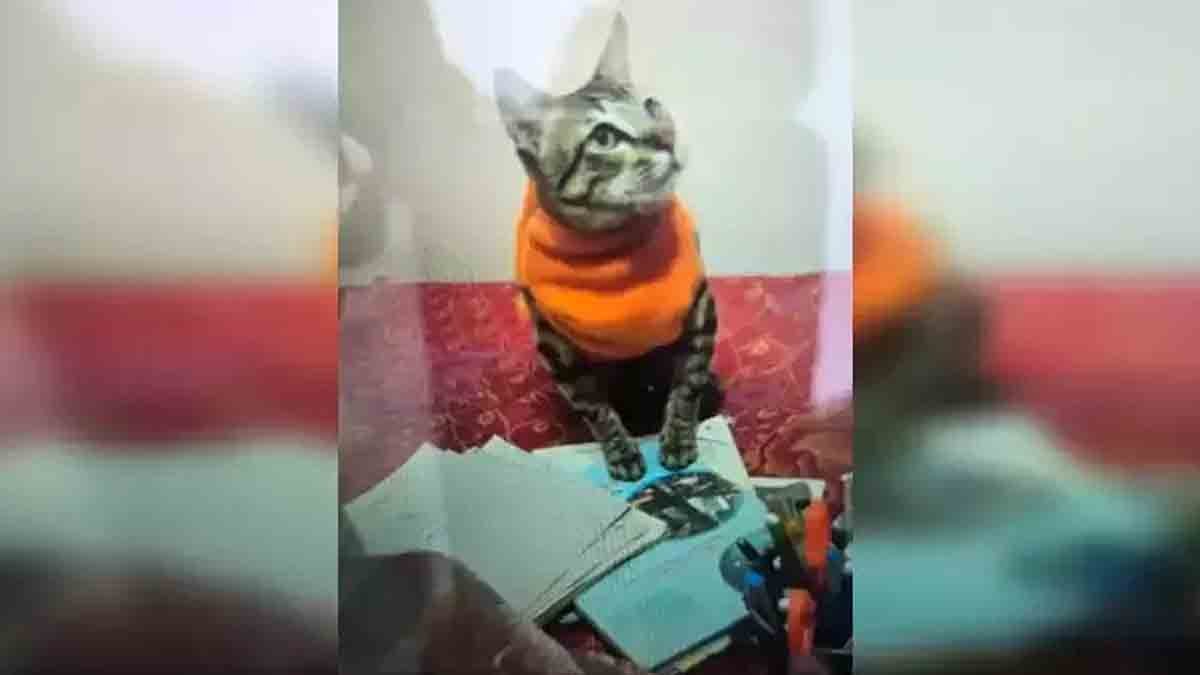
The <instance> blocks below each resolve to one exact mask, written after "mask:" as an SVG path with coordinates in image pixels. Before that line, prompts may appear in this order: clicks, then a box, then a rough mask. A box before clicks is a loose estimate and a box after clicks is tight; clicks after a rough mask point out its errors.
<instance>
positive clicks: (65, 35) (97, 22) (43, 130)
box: [0, 0, 338, 279]
mask: <svg viewBox="0 0 1200 675" xmlns="http://www.w3.org/2000/svg"><path fill="white" fill-rule="evenodd" d="M247 4H252V5H255V7H256V8H257V10H258V11H245V10H246V7H245V5H247ZM305 4H306V6H307V8H308V10H309V12H308V13H302V12H298V11H296V10H295V8H294V3H290V2H286V3H285V2H282V1H281V0H274V1H273V3H267V2H266V1H265V0H264V1H263V2H256V3H242V2H240V1H238V0H216V1H214V2H204V3H190V2H187V3H180V2H169V3H164V2H155V1H154V0H122V2H89V1H88V0H54V1H53V2H51V1H49V0H5V1H4V2H0V45H3V46H2V47H0V50H2V51H3V58H0V81H3V82H4V83H5V101H6V106H5V109H4V111H3V112H0V147H2V148H4V152H5V158H6V160H7V161H6V162H5V163H4V165H3V166H2V167H0V278H8V277H12V276H39V277H50V278H60V279H61V278H87V279H91V278H97V277H109V276H121V277H137V278H141V279H148V278H151V279H162V278H167V277H180V276H201V277H211V276H220V275H226V274H230V275H241V276H245V275H272V276H273V275H287V276H293V275H295V276H312V275H314V274H315V273H316V272H317V271H318V270H320V269H321V265H322V262H323V257H324V252H325V246H326V239H327V238H328V236H329V234H330V232H329V229H330V225H331V224H332V221H333V219H334V217H335V216H336V213H337V204H338V201H337V200H338V192H337V185H336V183H337V164H336V161H335V155H334V149H335V148H334V144H333V142H332V141H333V137H332V136H333V135H332V133H330V134H329V138H328V139H322V138H318V137H316V134H314V133H312V129H314V128H315V127H317V126H320V125H321V124H326V125H328V124H329V123H328V122H325V121H323V120H320V121H319V120H310V119H303V117H304V115H301V114H296V115H293V114H291V113H292V111H291V110H289V111H288V112H287V113H285V112H283V110H282V107H283V106H281V105H279V103H280V101H270V100H267V99H266V97H265V96H264V95H263V93H264V89H265V86H267V85H275V84H276V82H275V81H274V79H276V78H280V77H284V76H286V77H287V78H297V79H292V80H290V81H289V83H290V84H296V83H301V84H299V87H300V88H303V89H306V90H309V91H311V92H312V93H311V94H308V93H306V94H305V95H306V96H311V98H312V99H314V100H315V106H314V107H319V108H326V107H327V108H328V109H329V110H330V111H333V112H336V70H337V66H336V57H337V51H336V49H335V45H336V32H335V30H336V29H335V27H334V26H335V23H334V22H335V21H336V5H335V4H334V3H333V0H317V1H315V2H314V1H310V0H306V3H305ZM201 5H203V7H201ZM272 7H273V8H274V11H273V12H272V11H270V10H271V8H272ZM322 36H327V39H322ZM301 52H303V54H304V56H303V58H300V57H298V56H297V54H299V53H301ZM10 103H11V105H7V104H10ZM316 116H317V117H319V116H320V115H319V114H318V115H316ZM328 117H330V118H332V117H333V115H332V114H330V115H328ZM330 131H331V130H330ZM324 141H327V142H324Z"/></svg>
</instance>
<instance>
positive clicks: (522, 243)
mask: <svg viewBox="0 0 1200 675" xmlns="http://www.w3.org/2000/svg"><path fill="white" fill-rule="evenodd" d="M516 250H517V259H516V272H517V283H518V284H519V285H520V286H522V287H523V288H525V289H527V290H529V292H530V293H531V294H532V295H533V299H534V302H535V303H536V304H537V307H538V310H539V311H540V312H541V314H542V315H543V316H544V317H545V318H546V320H547V321H548V322H549V323H550V325H552V326H553V327H554V328H555V329H556V330H558V331H559V332H560V333H561V334H562V335H563V336H564V337H566V338H568V339H569V340H571V342H572V344H574V345H575V346H576V347H577V348H578V349H580V350H581V351H582V352H584V354H586V355H587V356H588V357H590V358H592V359H594V360H597V361H613V360H620V359H628V358H633V357H637V356H641V355H642V354H645V353H646V352H649V351H650V350H652V349H654V348H655V347H659V346H662V345H665V344H669V343H671V342H673V341H675V340H676V339H678V338H679V336H680V335H681V334H682V333H683V322H684V319H685V317H686V316H687V312H688V309H689V308H690V307H691V304H692V300H693V298H694V296H695V293H696V289H697V288H698V287H699V285H700V282H701V281H702V280H703V278H704V265H703V262H702V261H701V259H700V250H699V246H698V244H697V242H696V234H695V229H694V226H693V221H692V216H691V214H690V213H688V211H687V209H686V208H685V207H684V206H683V203H682V202H681V201H680V200H679V199H678V198H675V200H674V201H673V202H672V203H671V205H670V206H668V207H667V209H666V211H664V212H663V213H662V214H660V215H657V216H654V217H653V218H645V219H642V220H640V221H638V222H635V223H632V224H631V225H630V226H627V227H623V228H621V229H620V230H617V231H614V232H605V233H600V234H584V233H580V232H578V231H575V230H572V229H570V228H568V227H566V226H564V225H562V224H560V223H558V222H555V221H554V219H553V218H551V217H550V216H549V215H548V214H547V213H546V212H545V211H544V210H543V209H542V208H541V206H540V205H539V204H538V201H537V191H536V190H535V189H534V187H533V184H532V183H528V184H527V185H526V187H525V198H524V202H523V204H522V206H521V213H520V215H519V216H518V218H517V249H516Z"/></svg>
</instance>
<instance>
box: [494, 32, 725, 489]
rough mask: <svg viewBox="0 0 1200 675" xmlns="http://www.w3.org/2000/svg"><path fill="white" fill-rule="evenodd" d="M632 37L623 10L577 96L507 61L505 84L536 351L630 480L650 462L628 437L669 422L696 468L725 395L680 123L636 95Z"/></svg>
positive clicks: (664, 444) (673, 466)
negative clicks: (715, 361) (684, 189)
mask: <svg viewBox="0 0 1200 675" xmlns="http://www.w3.org/2000/svg"><path fill="white" fill-rule="evenodd" d="M627 36H628V28H627V26H626V23H625V19H624V18H623V17H622V16H621V15H619V14H618V15H617V17H616V19H615V21H614V24H613V28H612V33H611V35H610V37H609V40H608V43H607V45H606V46H605V49H604V52H603V54H602V56H601V58H600V63H599V65H598V67H597V68H596V71H595V74H594V75H593V77H592V79H591V80H590V81H589V82H588V83H587V84H586V85H584V86H583V87H582V88H580V89H578V90H577V91H574V92H572V93H570V94H566V95H563V96H552V95H550V94H547V93H544V92H541V91H538V90H537V89H535V88H534V87H533V86H532V85H530V84H528V83H527V82H525V81H524V80H522V79H521V78H520V76H518V75H517V74H516V73H514V72H512V71H509V70H500V71H497V73H496V77H495V87H496V98H497V103H498V105H499V109H500V114H501V118H502V120H503V122H504V125H505V128H506V130H507V132H508V135H509V137H510V138H511V139H512V141H513V143H514V145H515V146H516V152H517V156H518V157H519V159H520V160H521V163H522V165H523V166H524V169H525V172H526V174H527V175H528V178H529V180H528V187H527V192H526V201H525V207H524V209H523V213H522V215H521V217H520V219H519V220H518V235H517V236H518V241H517V247H518V255H517V260H518V262H517V266H518V270H517V281H518V285H519V286H520V287H521V293H522V298H523V300H524V302H525V306H526V308H527V309H528V310H529V314H530V317H531V319H532V321H533V323H534V326H535V332H536V342H537V351H538V353H539V355H540V358H541V361H542V363H543V364H544V366H545V367H546V368H547V369H548V370H549V371H550V373H551V375H552V377H553V379H554V381H555V383H556V385H557V387H558V389H559V391H560V392H561V393H562V395H563V396H564V398H565V399H566V400H567V402H568V403H569V404H570V405H571V407H572V408H573V409H574V410H575V411H576V412H577V413H579V414H580V416H581V417H582V418H583V420H584V422H585V424H586V425H587V426H588V428H589V429H590V431H591V432H592V434H593V435H594V436H595V438H596V439H597V440H598V441H600V442H601V444H602V446H603V449H604V457H605V460H606V462H607V466H608V471H609V474H610V475H611V476H612V477H613V478H614V479H617V480H624V481H634V480H638V479H640V478H641V477H643V476H644V475H645V471H646V463H645V459H644V458H643V457H642V455H641V453H640V451H639V449H638V445H637V443H636V442H635V441H634V440H633V438H632V436H633V435H634V434H637V435H642V434H647V433H653V432H657V431H661V437H660V438H661V448H662V454H661V456H662V463H663V466H664V467H666V468H668V469H670V470H678V469H682V468H684V467H687V466H688V465H690V464H692V463H693V462H694V461H695V460H696V457H697V445H696V432H697V427H698V422H699V420H700V419H702V418H703V417H706V416H709V415H711V414H714V413H715V412H716V410H717V409H718V408H719V406H720V399H721V393H720V389H719V387H718V384H717V381H716V378H715V376H714V375H713V374H712V371H711V369H710V363H711V361H712V356H713V348H714V345H715V342H716V333H717V313H716V305H715V303H714V301H713V297H712V295H711V294H710V293H709V289H708V284H707V282H706V281H705V277H704V269H703V264H702V262H701V260H700V256H699V241H698V237H697V236H696V234H695V230H694V229H693V228H692V224H691V216H690V214H689V213H688V212H687V211H686V209H684V207H683V205H682V203H680V202H679V200H678V198H677V197H676V195H675V183H676V179H677V177H678V175H679V172H680V170H681V169H682V166H681V164H680V162H679V159H678V157H677V155H676V151H675V125H674V122H673V121H672V119H671V116H670V115H669V113H668V112H667V110H666V108H665V107H664V106H663V105H662V104H661V103H660V102H658V101H656V100H655V99H652V98H642V97H640V96H639V95H637V93H635V90H634V87H633V85H632V82H631V80H630V75H629V60H628V44H627V42H628V37H627Z"/></svg>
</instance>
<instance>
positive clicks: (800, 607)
mask: <svg viewBox="0 0 1200 675" xmlns="http://www.w3.org/2000/svg"><path fill="white" fill-rule="evenodd" d="M816 617H817V603H816V602H815V601H814V600H813V598H812V595H810V594H809V592H808V591H806V590H804V589H802V588H793V589H791V590H789V591H788V610H787V632H788V651H789V652H791V655H792V656H796V655H805V656H807V655H808V654H811V653H812V648H813V633H814V632H815V628H816Z"/></svg>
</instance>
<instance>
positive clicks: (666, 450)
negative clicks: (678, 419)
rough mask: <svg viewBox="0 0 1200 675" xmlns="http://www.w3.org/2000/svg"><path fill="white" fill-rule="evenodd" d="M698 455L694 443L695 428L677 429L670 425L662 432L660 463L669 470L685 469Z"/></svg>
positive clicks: (697, 449) (698, 452)
mask: <svg viewBox="0 0 1200 675" xmlns="http://www.w3.org/2000/svg"><path fill="white" fill-rule="evenodd" d="M699 456H700V451H699V448H698V446H697V445H696V429H695V428H694V427H693V428H690V429H679V428H678V427H672V426H670V425H668V426H667V428H665V429H663V433H662V465H663V468H665V469H667V470H669V471H679V470H680V469H686V468H687V467H689V466H691V465H692V464H693V463H695V461H696V459H697V458H698V457H699Z"/></svg>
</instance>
